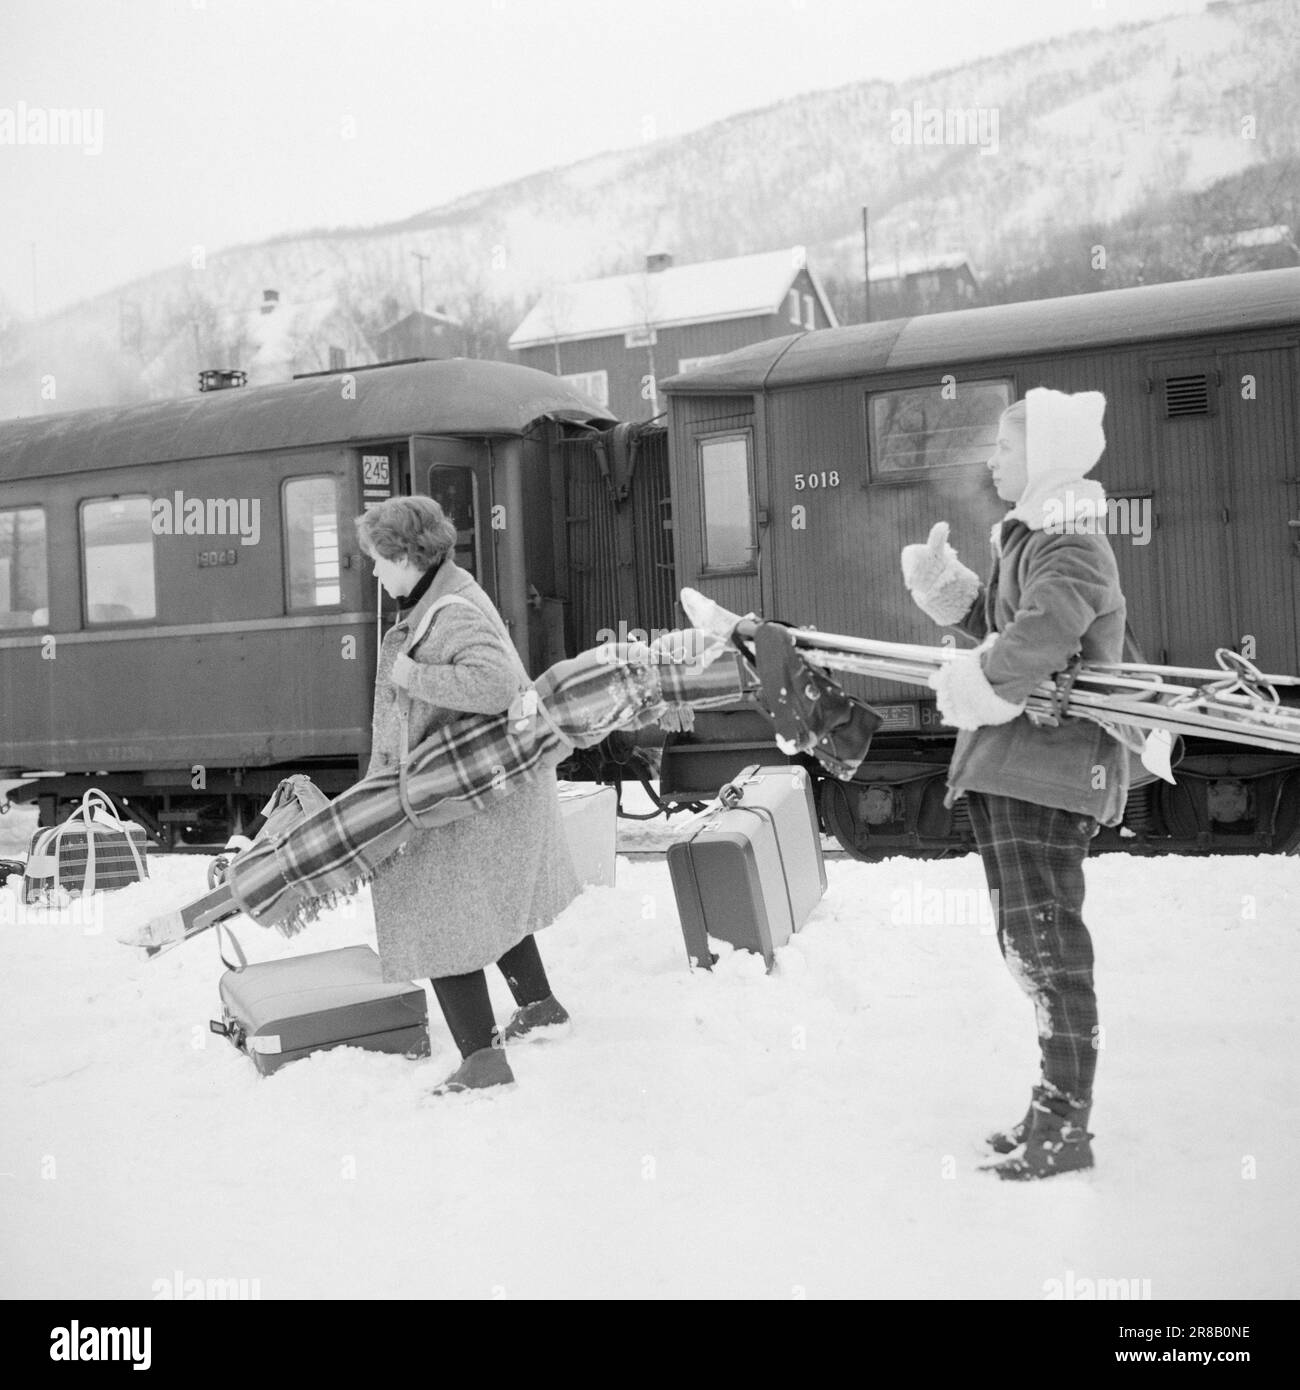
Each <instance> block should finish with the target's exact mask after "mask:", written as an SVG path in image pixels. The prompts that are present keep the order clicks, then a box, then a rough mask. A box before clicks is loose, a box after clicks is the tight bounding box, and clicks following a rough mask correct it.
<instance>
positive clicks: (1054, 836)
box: [966, 791, 1097, 1101]
mask: <svg viewBox="0 0 1300 1390" xmlns="http://www.w3.org/2000/svg"><path fill="white" fill-rule="evenodd" d="M966 804H967V806H968V807H969V809H970V818H971V825H972V827H973V829H974V831H975V843H976V845H977V846H978V848H979V852H980V858H981V859H982V860H983V861H984V873H985V876H986V877H987V879H988V884H989V889H990V890H991V891H993V892H995V893H996V895H997V896H996V899H995V901H996V903H997V921H998V947H999V949H1000V950H1001V952H1002V958H1003V960H1005V961H1006V963H1007V968H1008V969H1009V970H1010V971H1011V974H1012V976H1013V977H1014V979H1015V981H1016V983H1017V984H1018V985H1019V986H1020V988H1021V989H1022V990H1024V992H1025V993H1026V994H1027V995H1028V996H1029V998H1030V999H1031V1000H1032V1001H1033V1005H1034V1013H1035V1015H1036V1017H1037V1021H1038V1045H1039V1048H1040V1050H1041V1052H1042V1066H1043V1080H1044V1081H1046V1082H1048V1083H1049V1084H1050V1085H1052V1086H1055V1087H1056V1088H1057V1090H1059V1091H1062V1092H1064V1093H1065V1094H1066V1095H1067V1096H1070V1097H1072V1098H1073V1099H1075V1100H1077V1101H1087V1100H1089V1099H1090V1098H1091V1096H1092V1082H1093V1076H1094V1074H1095V1072H1096V1069H1097V1033H1096V1028H1097V996H1096V994H1095V993H1094V992H1093V984H1092V963H1093V960H1092V939H1091V937H1089V935H1088V928H1087V927H1086V926H1085V925H1084V922H1083V861H1084V859H1085V858H1087V855H1088V842H1089V840H1091V839H1092V836H1093V832H1094V831H1095V830H1096V828H1097V822H1096V821H1095V820H1094V819H1093V817H1091V816H1085V815H1080V814H1079V813H1078V812H1077V811H1062V810H1058V809H1056V808H1055V807H1051V806H1039V805H1036V804H1035V803H1033V802H1029V801H1018V800H1016V799H1014V798H1013V797H1009V796H992V795H989V794H988V793H986V792H973V791H968V792H967V793H966Z"/></svg>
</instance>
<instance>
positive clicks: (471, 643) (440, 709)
mask: <svg viewBox="0 0 1300 1390" xmlns="http://www.w3.org/2000/svg"><path fill="white" fill-rule="evenodd" d="M447 594H456V595H459V596H460V597H461V598H464V599H468V600H469V602H470V603H471V604H473V607H472V608H470V607H466V606H465V604H463V603H453V604H448V605H447V606H446V607H445V608H442V609H440V610H439V611H438V612H437V613H436V614H435V615H434V617H433V621H432V622H431V624H430V626H429V628H428V630H427V632H426V633H425V636H424V638H423V639H422V640H421V642H420V643H419V645H418V646H417V647H416V649H415V651H414V653H412V655H411V660H412V661H413V662H415V664H416V665H415V670H414V672H413V673H412V677H411V680H410V682H409V684H408V687H407V692H406V693H407V695H409V696H410V698H411V704H410V716H409V720H410V732H409V745H410V747H411V748H412V749H414V748H416V747H417V746H418V745H419V744H420V742H421V741H422V740H423V739H425V738H426V737H427V736H428V735H429V734H430V733H431V732H432V731H433V730H435V729H438V728H440V727H442V726H443V725H444V724H449V723H452V722H454V721H455V720H457V719H461V718H464V717H465V715H466V714H499V713H501V712H502V711H504V710H505V709H507V708H508V707H509V705H510V702H511V700H512V699H513V698H514V696H515V695H516V694H517V693H518V692H519V691H520V690H523V689H525V688H526V687H527V686H528V684H529V680H528V674H527V672H526V671H525V670H524V667H523V664H522V663H521V662H520V660H519V658H518V655H517V654H516V652H515V649H514V647H513V645H511V644H510V641H509V637H508V635H507V633H506V631H505V627H504V624H503V623H502V622H501V619H500V616H499V615H498V614H497V612H496V609H495V608H494V607H493V605H492V601H491V599H489V598H488V596H487V594H485V593H484V592H483V590H482V589H481V588H479V586H478V584H476V583H475V582H474V579H473V578H472V577H471V576H470V575H469V574H468V573H467V572H466V571H465V570H463V569H460V568H459V567H458V566H457V565H456V564H455V563H454V561H453V560H452V559H451V557H450V556H449V557H448V558H447V559H446V560H445V561H444V562H443V565H442V568H441V569H440V570H439V571H438V573H437V575H436V576H435V578H434V580H433V583H432V584H431V585H430V586H429V589H428V591H427V592H426V593H425V594H424V595H423V597H422V598H421V599H420V601H419V602H418V603H417V604H416V605H415V607H414V608H412V609H411V611H410V612H409V613H408V614H406V615H405V616H404V617H402V618H401V619H399V621H398V622H396V623H395V624H394V625H393V627H392V628H391V629H390V630H389V632H388V633H387V634H386V636H385V637H384V641H383V645H382V647H381V648H380V655H379V670H378V673H377V676H376V679H375V708H374V727H373V741H372V744H371V753H370V767H369V769H368V770H369V771H370V772H374V771H376V770H378V769H380V768H384V767H391V766H394V765H396V764H397V762H398V761H399V759H400V755H401V723H400V714H399V703H398V702H399V699H400V698H404V697H403V696H402V694H401V692H400V691H399V690H398V689H397V687H396V686H395V685H394V683H393V678H392V672H393V664H394V662H395V661H396V659H397V657H398V655H399V654H400V653H402V652H403V651H404V650H405V648H406V646H407V644H408V643H409V641H410V638H411V636H412V635H413V633H414V632H415V630H416V628H417V626H418V624H419V622H420V619H421V618H422V617H423V616H424V614H425V612H426V611H427V610H428V609H429V608H430V607H431V606H432V605H433V604H434V603H435V602H437V600H438V599H439V598H442V597H444V596H445V595H447ZM578 891H579V887H578V882H577V875H576V874H575V872H574V868H573V861H572V860H571V858H570V856H569V850H568V844H567V842H566V840H565V836H564V830H563V827H562V825H561V824H560V806H559V797H558V794H557V790H556V783H555V774H554V769H549V770H547V771H545V772H544V773H543V775H542V776H541V777H540V778H539V779H538V780H536V781H534V782H524V783H521V784H520V785H519V786H518V787H517V789H516V790H515V791H514V792H512V793H511V794H510V795H509V796H507V797H506V798H505V799H504V800H502V801H499V802H497V803H496V804H495V805H493V806H491V807H489V808H488V809H487V810H485V811H481V812H479V813H478V814H476V815H473V816H468V817H466V818H465V819H463V820H458V821H453V822H452V823H451V824H450V825H445V826H439V827H438V828H436V829H433V830H417V831H416V832H415V834H414V835H413V836H412V837H411V839H410V840H409V841H408V842H407V845H406V848H405V849H404V850H403V851H402V852H401V853H399V854H397V855H395V856H394V857H393V858H392V859H390V860H389V861H388V862H387V863H385V864H384V865H383V866H382V868H381V869H380V871H379V873H378V875H377V876H376V878H375V880H374V883H373V884H372V885H371V897H372V901H373V903H374V909H375V926H376V931H377V934H378V940H379V955H380V959H381V960H382V962H383V972H384V979H385V980H413V979H419V978H421V977H429V978H431V979H438V978H439V977H441V976H444V975H465V974H468V973H469V972H470V971H472V970H479V969H481V968H482V967H483V966H485V965H490V964H491V963H492V962H493V961H495V960H497V959H499V958H500V957H501V956H502V955H503V954H504V953H505V952H506V951H508V950H509V949H510V948H511V947H512V946H515V945H518V943H519V942H520V941H522V940H523V938H524V937H525V936H527V935H528V934H530V933H531V932H534V931H536V930H537V929H538V928H539V927H544V926H546V925H548V924H549V923H550V922H551V921H552V920H554V918H555V917H556V916H557V915H558V914H559V913H560V912H561V911H563V909H564V908H565V907H567V906H568V904H569V903H570V902H572V901H573V899H574V898H575V897H576V896H577V894H578Z"/></svg>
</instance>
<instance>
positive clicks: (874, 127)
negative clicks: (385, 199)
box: [0, 0, 1300, 417]
mask: <svg viewBox="0 0 1300 1390" xmlns="http://www.w3.org/2000/svg"><path fill="white" fill-rule="evenodd" d="M1084 13H1085V14H1086V10H1085V11H1084ZM1298 93H1300V10H1298V9H1297V7H1296V5H1295V4H1294V0H1255V3H1241V4H1236V5H1215V6H1213V7H1211V8H1208V9H1207V10H1206V11H1205V12H1204V13H1201V14H1197V15H1190V16H1182V17H1174V18H1170V19H1166V20H1162V21H1158V22H1154V23H1147V24H1140V25H1130V26H1127V27H1124V28H1119V29H1110V30H1106V31H1096V32H1093V33H1090V34H1084V35H1078V36H1073V37H1071V38H1069V39H1066V40H1056V41H1053V42H1049V43H1043V44H1037V45H1033V46H1030V47H1023V48H1019V49H1014V50H1013V51H1010V52H1008V53H1006V54H1004V55H1002V56H1000V57H997V58H991V59H987V60H982V61H979V62H975V63H971V64H969V65H967V66H963V67H960V68H956V69H952V70H949V71H945V72H941V73H936V74H934V75H932V76H931V77H929V78H927V79H923V80H920V81H916V82H909V83H906V84H900V85H889V84H885V83H879V82H868V83H857V84H852V85H850V86H845V87H840V88H836V89H834V90H831V91H823V92H813V93H810V94H808V95H805V96H802V97H799V98H796V99H792V100H789V101H785V102H781V103H778V104H777V105H774V106H770V107H767V108H764V109H761V110H756V111H750V112H746V113H744V114H742V115H738V116H735V117H732V118H730V119H728V120H725V121H720V122H717V123H715V124H714V125H711V126H708V127H706V128H705V129H703V130H701V131H697V132H693V133H691V134H690V135H687V136H681V137H674V138H672V139H661V140H657V141H649V142H647V143H645V144H643V145H640V146H638V147H636V148H634V149H627V150H621V151H615V152H612V153H609V154H605V155H601V156H599V157H597V158H594V159H588V160H584V161H582V162H580V163H577V164H574V165H571V166H568V167H566V168H559V169H552V170H547V171H545V172H542V173H538V174H536V175H533V176H531V177H529V178H526V179H522V180H519V181H516V182H513V183H510V184H506V185H503V186H501V187H497V188H492V189H487V190H484V191H482V192H479V193H476V194H473V195H470V196H467V197H465V198H461V199H459V200H457V201H456V202H454V203H452V204H449V205H447V206H444V207H440V208H434V209H430V210H428V211H425V212H422V213H419V214H417V215H415V216H413V217H411V218H409V219H406V220H404V221H402V222H398V223H392V224H388V225H384V226H376V227H370V228H362V229H341V230H332V231H324V230H315V231H308V232H303V233H299V234H293V235H288V236H284V237H279V238H276V239H274V240H271V241H267V242H263V243H260V244H257V245H251V246H243V247H236V248H232V249H230V250H227V251H222V252H219V253H213V252H211V251H209V252H208V253H207V254H206V256H205V258H204V264H203V267H202V268H201V269H196V268H193V267H191V266H182V267H175V268H172V269H169V270H166V271H161V272H159V273H158V274H156V275H153V276H150V277H147V278H145V279H143V280H140V281H137V282H135V283H133V284H130V285H126V286H123V287H122V288H121V289H120V290H119V291H115V292H113V293H111V294H107V295H103V296H100V297H99V298H97V299H94V300H92V301H89V302H87V303H83V304H80V305H77V306H75V307H74V308H71V309H69V310H67V311H65V312H63V313H61V314H58V315H56V316H54V317H52V318H51V319H49V320H46V321H44V322H42V323H41V324H38V325H36V326H35V327H33V328H31V329H29V330H27V331H26V332H22V333H19V334H17V335H16V336H15V341H14V342H13V343H12V345H11V347H10V349H9V352H8V366H9V370H8V372H7V373H5V377H6V381H5V384H4V385H3V386H0V417H4V416H11V415H14V414H17V413H29V412H32V411H36V410H48V409H55V408H58V409H67V408H70V407H77V406H83V405H92V404H102V403H107V402H111V401H117V400H125V399H138V398H144V397H149V396H160V395H167V394H176V393H179V392H182V391H187V390H190V389H192V373H193V370H194V369H195V367H196V365H203V366H211V365H226V366H232V365H247V364H246V363H243V362H241V361H239V360H238V359H239V358H240V356H241V354H247V353H249V352H251V351H253V350H254V348H255V344H253V345H251V346H250V343H249V340H248V336H247V333H246V332H245V329H246V326H247V317H248V314H249V313H250V311H252V310H253V309H254V308H255V306H256V305H257V303H258V301H259V300H260V299H261V296H262V292H263V290H264V289H265V288H267V287H273V288H275V289H277V290H278V291H279V292H280V294H281V300H282V304H284V305H286V306H289V305H301V304H311V305H313V306H315V308H314V309H313V312H312V313H311V314H310V315H308V316H307V318H308V319H309V320H310V322H304V326H303V333H304V334H305V335H307V336H306V337H305V338H304V341H303V343H302V345H301V346H302V353H301V357H302V361H301V363H299V364H298V367H297V369H298V370H309V369H311V368H312V367H313V366H324V365H326V362H325V361H324V360H323V359H324V355H325V353H326V348H327V345H328V344H329V343H335V344H336V345H338V346H341V347H347V348H349V350H351V349H353V348H354V347H355V341H356V340H357V339H358V338H363V337H364V334H365V333H366V332H367V331H373V329H374V328H376V327H378V326H380V324H381V323H382V322H384V321H385V320H391V319H392V318H394V317H396V316H397V315H398V313H404V312H406V311H407V310H409V309H410V308H412V307H413V306H414V305H415V302H416V274H417V268H416V262H415V260H414V258H413V257H412V255H411V254H410V253H411V252H413V251H419V252H421V253H423V254H425V255H427V256H429V257H431V258H432V259H431V260H430V261H429V262H428V271H427V272H426V273H427V275H428V276H429V277H430V279H429V283H430V294H429V303H430V306H432V304H433V302H435V301H437V302H440V303H445V305H446V307H447V308H448V309H449V310H450V311H451V312H452V313H454V314H458V315H459V316H461V317H462V318H465V319H467V320H469V321H470V323H471V326H472V327H473V328H476V329H483V328H485V327H486V328H491V329H493V331H495V330H497V329H502V328H503V329H504V332H505V333H506V334H508V333H509V331H510V330H511V329H512V328H513V327H514V326H515V323H517V322H518V320H519V319H520V318H522V316H523V313H524V312H525V310H526V309H527V307H528V306H529V304H530V303H531V302H532V300H533V299H534V298H535V297H536V296H537V295H538V294H540V292H541V291H542V290H544V289H545V288H546V287H547V286H549V285H552V284H556V283H563V282H565V281H569V280H573V279H578V278H583V277H588V276H592V275H598V274H602V273H614V272H618V271H625V270H630V269H635V268H637V267H638V266H639V265H640V264H641V263H642V258H643V256H644V254H645V253H646V251H647V250H650V249H665V248H666V249H669V250H671V251H673V252H674V253H675V255H676V258H677V260H678V261H679V262H684V261H694V260H707V259H712V258H715V257H722V256H731V255H740V254H744V253H747V252H752V251H761V250H768V249H771V248H773V247H778V246H788V245H793V244H806V245H807V246H808V247H809V249H810V258H811V260H812V263H813V264H814V265H815V266H816V267H817V269H818V270H819V271H820V272H822V273H823V275H838V276H842V277H845V278H846V279H848V280H851V281H854V282H856V279H857V277H858V275H859V274H860V266H861V244H860V240H859V237H860V225H861V224H860V208H861V206H862V205H863V204H864V203H866V204H869V205H870V208H871V214H872V223H873V231H872V248H873V258H874V260H875V261H877V262H888V261H889V260H890V259H891V258H895V257H900V256H915V255H926V254H930V253H934V252H939V251H943V250H948V249H953V248H956V249H961V250H964V251H966V252H968V253H969V254H970V256H971V258H972V260H973V262H974V264H975V265H976V267H977V268H979V267H981V266H984V265H987V264H988V263H989V261H990V260H991V259H994V258H1001V259H1003V260H1005V259H1006V258H1008V257H1011V258H1015V257H1016V256H1023V257H1025V258H1028V259H1030V260H1032V258H1033V257H1034V256H1035V255H1036V254H1039V252H1040V250H1041V243H1042V239H1043V237H1044V235H1045V233H1046V231H1047V230H1048V229H1060V228H1062V227H1068V226H1071V225H1074V224H1100V223H1105V222H1109V221H1113V220H1114V219H1116V218H1118V217H1121V216H1122V215H1123V214H1125V213H1128V212H1131V211H1132V210H1133V209H1135V208H1138V207H1141V206H1142V205H1143V204H1144V203H1145V202H1146V201H1149V200H1153V199H1155V200H1159V199H1162V198H1167V197H1169V196H1170V195H1173V194H1178V193H1183V192H1187V191H1193V190H1197V189H1201V188H1204V187H1205V186H1206V185H1207V184H1209V183H1211V182H1212V181H1214V180H1215V179H1219V178H1223V177H1225V176H1230V175H1233V174H1236V173H1239V172H1241V171H1243V170H1245V169H1248V168H1250V167H1252V166H1254V165H1257V164H1259V163H1261V162H1264V161H1269V160H1275V159H1280V158H1283V157H1286V156H1289V155H1294V154H1295V153H1296V152H1297V151H1300V95H1297V94H1298ZM900 112H905V113H907V116H908V119H907V120H906V121H904V120H901V119H900V117H899V113H900ZM935 113H937V114H938V116H939V118H940V125H942V126H943V128H944V132H945V136H946V141H945V143H940V144H928V143H925V141H926V134H925V131H926V127H927V123H929V122H930V121H931V118H932V116H933V115H934V114H935ZM954 113H970V115H971V117H972V121H973V124H971V125H970V126H966V125H965V124H964V121H963V119H962V118H961V117H959V116H954ZM914 115H915V116H919V118H920V119H919V121H918V120H915V119H913V116H914ZM959 141H960V142H959ZM418 196H419V190H418V187H416V186H414V185H413V187H412V198H413V201H414V200H416V199H418ZM322 306H324V307H323V308H322ZM312 335H314V336H312ZM200 358H202V359H203V360H202V361H200V360H199V359H200ZM225 359H230V360H225ZM49 376H53V377H54V378H55V379H56V381H57V383H58V386H57V392H58V393H57V397H56V398H55V399H53V400H51V399H43V398H42V397H41V395H40V392H39V385H40V383H41V382H42V381H43V380H45V379H46V378H47V377H49ZM47 395H48V392H47Z"/></svg>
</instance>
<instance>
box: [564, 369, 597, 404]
mask: <svg viewBox="0 0 1300 1390" xmlns="http://www.w3.org/2000/svg"><path fill="white" fill-rule="evenodd" d="M560 380H561V381H562V382H564V384H565V385H566V386H572V387H573V389H574V390H575V391H581V392H582V394H583V395H584V396H590V397H591V399H592V400H593V401H595V402H596V404H597V405H598V406H601V407H602V408H608V406H609V373H608V372H605V371H600V372H570V373H569V375H568V376H562V377H561V378H560Z"/></svg>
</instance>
